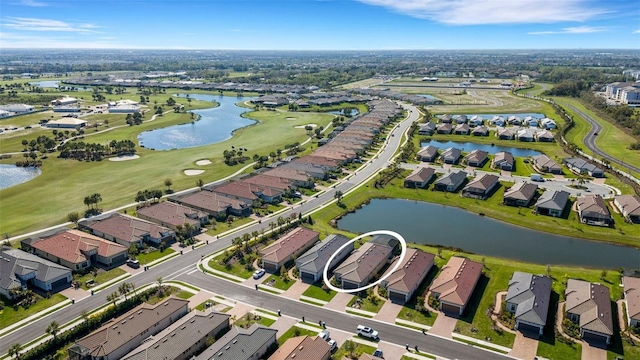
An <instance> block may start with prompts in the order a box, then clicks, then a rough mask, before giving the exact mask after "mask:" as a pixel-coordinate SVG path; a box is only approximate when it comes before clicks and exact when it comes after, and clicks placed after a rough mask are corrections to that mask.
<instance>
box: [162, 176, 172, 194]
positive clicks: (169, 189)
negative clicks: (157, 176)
mask: <svg viewBox="0 0 640 360" xmlns="http://www.w3.org/2000/svg"><path fill="white" fill-rule="evenodd" d="M171 185H173V182H172V181H171V179H165V180H164V186H166V187H167V194H169V193H171Z"/></svg>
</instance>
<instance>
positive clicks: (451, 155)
mask: <svg viewBox="0 0 640 360" xmlns="http://www.w3.org/2000/svg"><path fill="white" fill-rule="evenodd" d="M461 155H462V150H461V149H458V148H454V147H450V148H446V149H444V150H443V151H442V154H441V155H440V160H442V162H443V163H445V164H455V163H457V162H458V159H460V156H461Z"/></svg>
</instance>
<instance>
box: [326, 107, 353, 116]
mask: <svg viewBox="0 0 640 360" xmlns="http://www.w3.org/2000/svg"><path fill="white" fill-rule="evenodd" d="M359 113H360V111H358V109H354V108H351V109H349V113H348V114H347V116H356V115H358V114H359ZM327 114H333V115H344V109H342V110H334V111H327Z"/></svg>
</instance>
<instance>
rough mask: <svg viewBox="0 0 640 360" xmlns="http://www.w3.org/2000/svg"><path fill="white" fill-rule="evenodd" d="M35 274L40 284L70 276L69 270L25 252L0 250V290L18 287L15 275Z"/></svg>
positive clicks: (18, 283)
mask: <svg viewBox="0 0 640 360" xmlns="http://www.w3.org/2000/svg"><path fill="white" fill-rule="evenodd" d="M32 272H35V274H36V277H35V278H36V279H38V280H40V281H42V282H49V281H52V280H57V279H58V278H61V277H63V276H67V275H71V270H69V269H68V268H66V267H64V266H62V265H58V264H56V263H54V262H51V261H49V260H46V259H43V258H41V257H38V256H36V255H33V254H29V253H28V252H26V251H22V250H18V249H10V248H4V247H3V248H2V251H1V252H0V288H2V289H5V290H7V291H9V290H11V289H13V288H15V287H18V286H20V280H19V279H18V278H17V277H16V275H23V276H24V275H27V274H29V273H32Z"/></svg>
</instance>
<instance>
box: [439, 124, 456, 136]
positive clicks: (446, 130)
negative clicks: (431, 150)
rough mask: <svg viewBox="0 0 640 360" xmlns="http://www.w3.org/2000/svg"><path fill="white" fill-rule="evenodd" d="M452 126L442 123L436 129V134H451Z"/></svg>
mask: <svg viewBox="0 0 640 360" xmlns="http://www.w3.org/2000/svg"><path fill="white" fill-rule="evenodd" d="M452 131H453V126H452V125H451V124H449V123H442V124H439V125H438V126H437V127H436V133H438V134H451V132H452Z"/></svg>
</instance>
